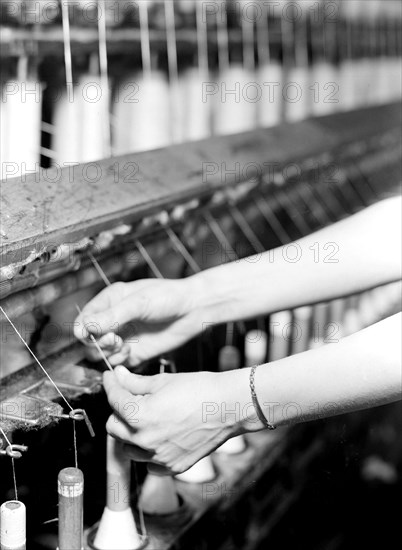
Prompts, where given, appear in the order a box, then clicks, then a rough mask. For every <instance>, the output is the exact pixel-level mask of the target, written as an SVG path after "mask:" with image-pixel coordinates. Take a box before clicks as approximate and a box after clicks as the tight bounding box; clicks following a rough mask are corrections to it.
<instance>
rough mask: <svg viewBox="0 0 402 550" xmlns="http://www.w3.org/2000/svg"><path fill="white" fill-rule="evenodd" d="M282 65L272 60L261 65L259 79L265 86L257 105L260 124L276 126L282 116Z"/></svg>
mask: <svg viewBox="0 0 402 550" xmlns="http://www.w3.org/2000/svg"><path fill="white" fill-rule="evenodd" d="M282 80H283V76H282V67H281V66H280V64H279V63H278V62H275V61H272V62H271V63H266V64H264V65H263V66H262V67H259V69H258V73H257V81H258V82H260V83H261V86H263V89H264V94H263V96H262V99H261V101H259V103H258V105H257V107H258V109H259V111H258V121H259V124H260V126H263V127H270V126H276V125H277V124H279V123H280V122H281V118H282V102H283V97H282V86H283V83H282Z"/></svg>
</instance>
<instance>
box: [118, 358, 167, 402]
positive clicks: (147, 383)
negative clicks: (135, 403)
mask: <svg viewBox="0 0 402 550" xmlns="http://www.w3.org/2000/svg"><path fill="white" fill-rule="evenodd" d="M114 373H115V376H116V378H117V381H118V382H119V384H120V385H121V386H122V387H123V388H125V389H126V390H128V391H129V392H130V393H132V394H134V395H145V394H149V393H154V392H155V391H156V390H157V389H158V387H159V384H158V378H159V375H158V374H156V375H153V376H142V375H140V374H132V373H131V372H130V371H129V370H127V369H126V368H125V367H123V366H121V365H119V366H118V367H116V368H115V369H114Z"/></svg>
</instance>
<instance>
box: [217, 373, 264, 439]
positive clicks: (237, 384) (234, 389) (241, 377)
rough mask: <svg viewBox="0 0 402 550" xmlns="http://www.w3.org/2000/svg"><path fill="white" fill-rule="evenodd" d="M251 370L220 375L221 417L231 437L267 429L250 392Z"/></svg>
mask: <svg viewBox="0 0 402 550" xmlns="http://www.w3.org/2000/svg"><path fill="white" fill-rule="evenodd" d="M250 371H251V369H250V368H243V369H236V370H233V371H228V372H222V373H219V374H218V377H219V384H220V387H221V395H222V403H221V406H220V408H221V416H222V421H223V422H225V424H226V428H227V430H228V431H229V433H230V436H234V435H239V434H242V433H247V432H255V431H260V430H262V429H265V428H266V426H265V425H264V424H263V423H262V422H261V420H260V419H259V418H258V415H257V414H256V411H255V408H254V405H253V401H252V397H251V391H250Z"/></svg>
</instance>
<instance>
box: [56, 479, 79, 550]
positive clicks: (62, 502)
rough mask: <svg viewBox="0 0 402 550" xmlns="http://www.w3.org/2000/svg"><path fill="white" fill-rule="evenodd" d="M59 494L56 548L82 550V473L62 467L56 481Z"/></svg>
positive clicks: (59, 549)
mask: <svg viewBox="0 0 402 550" xmlns="http://www.w3.org/2000/svg"><path fill="white" fill-rule="evenodd" d="M57 492H58V495H59V546H58V550H82V548H83V545H84V475H83V473H82V472H81V470H79V469H78V468H64V470H61V471H60V472H59V476H58V481H57Z"/></svg>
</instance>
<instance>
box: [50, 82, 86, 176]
mask: <svg viewBox="0 0 402 550" xmlns="http://www.w3.org/2000/svg"><path fill="white" fill-rule="evenodd" d="M81 102H82V96H81V94H80V88H78V87H74V88H71V89H70V91H63V92H62V93H61V94H60V96H59V97H58V99H57V101H56V103H55V106H54V111H53V119H52V122H53V126H54V131H53V137H52V149H53V151H54V158H55V161H56V162H57V163H58V164H60V165H62V166H63V165H64V163H78V162H80V158H81V123H80V117H81Z"/></svg>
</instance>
